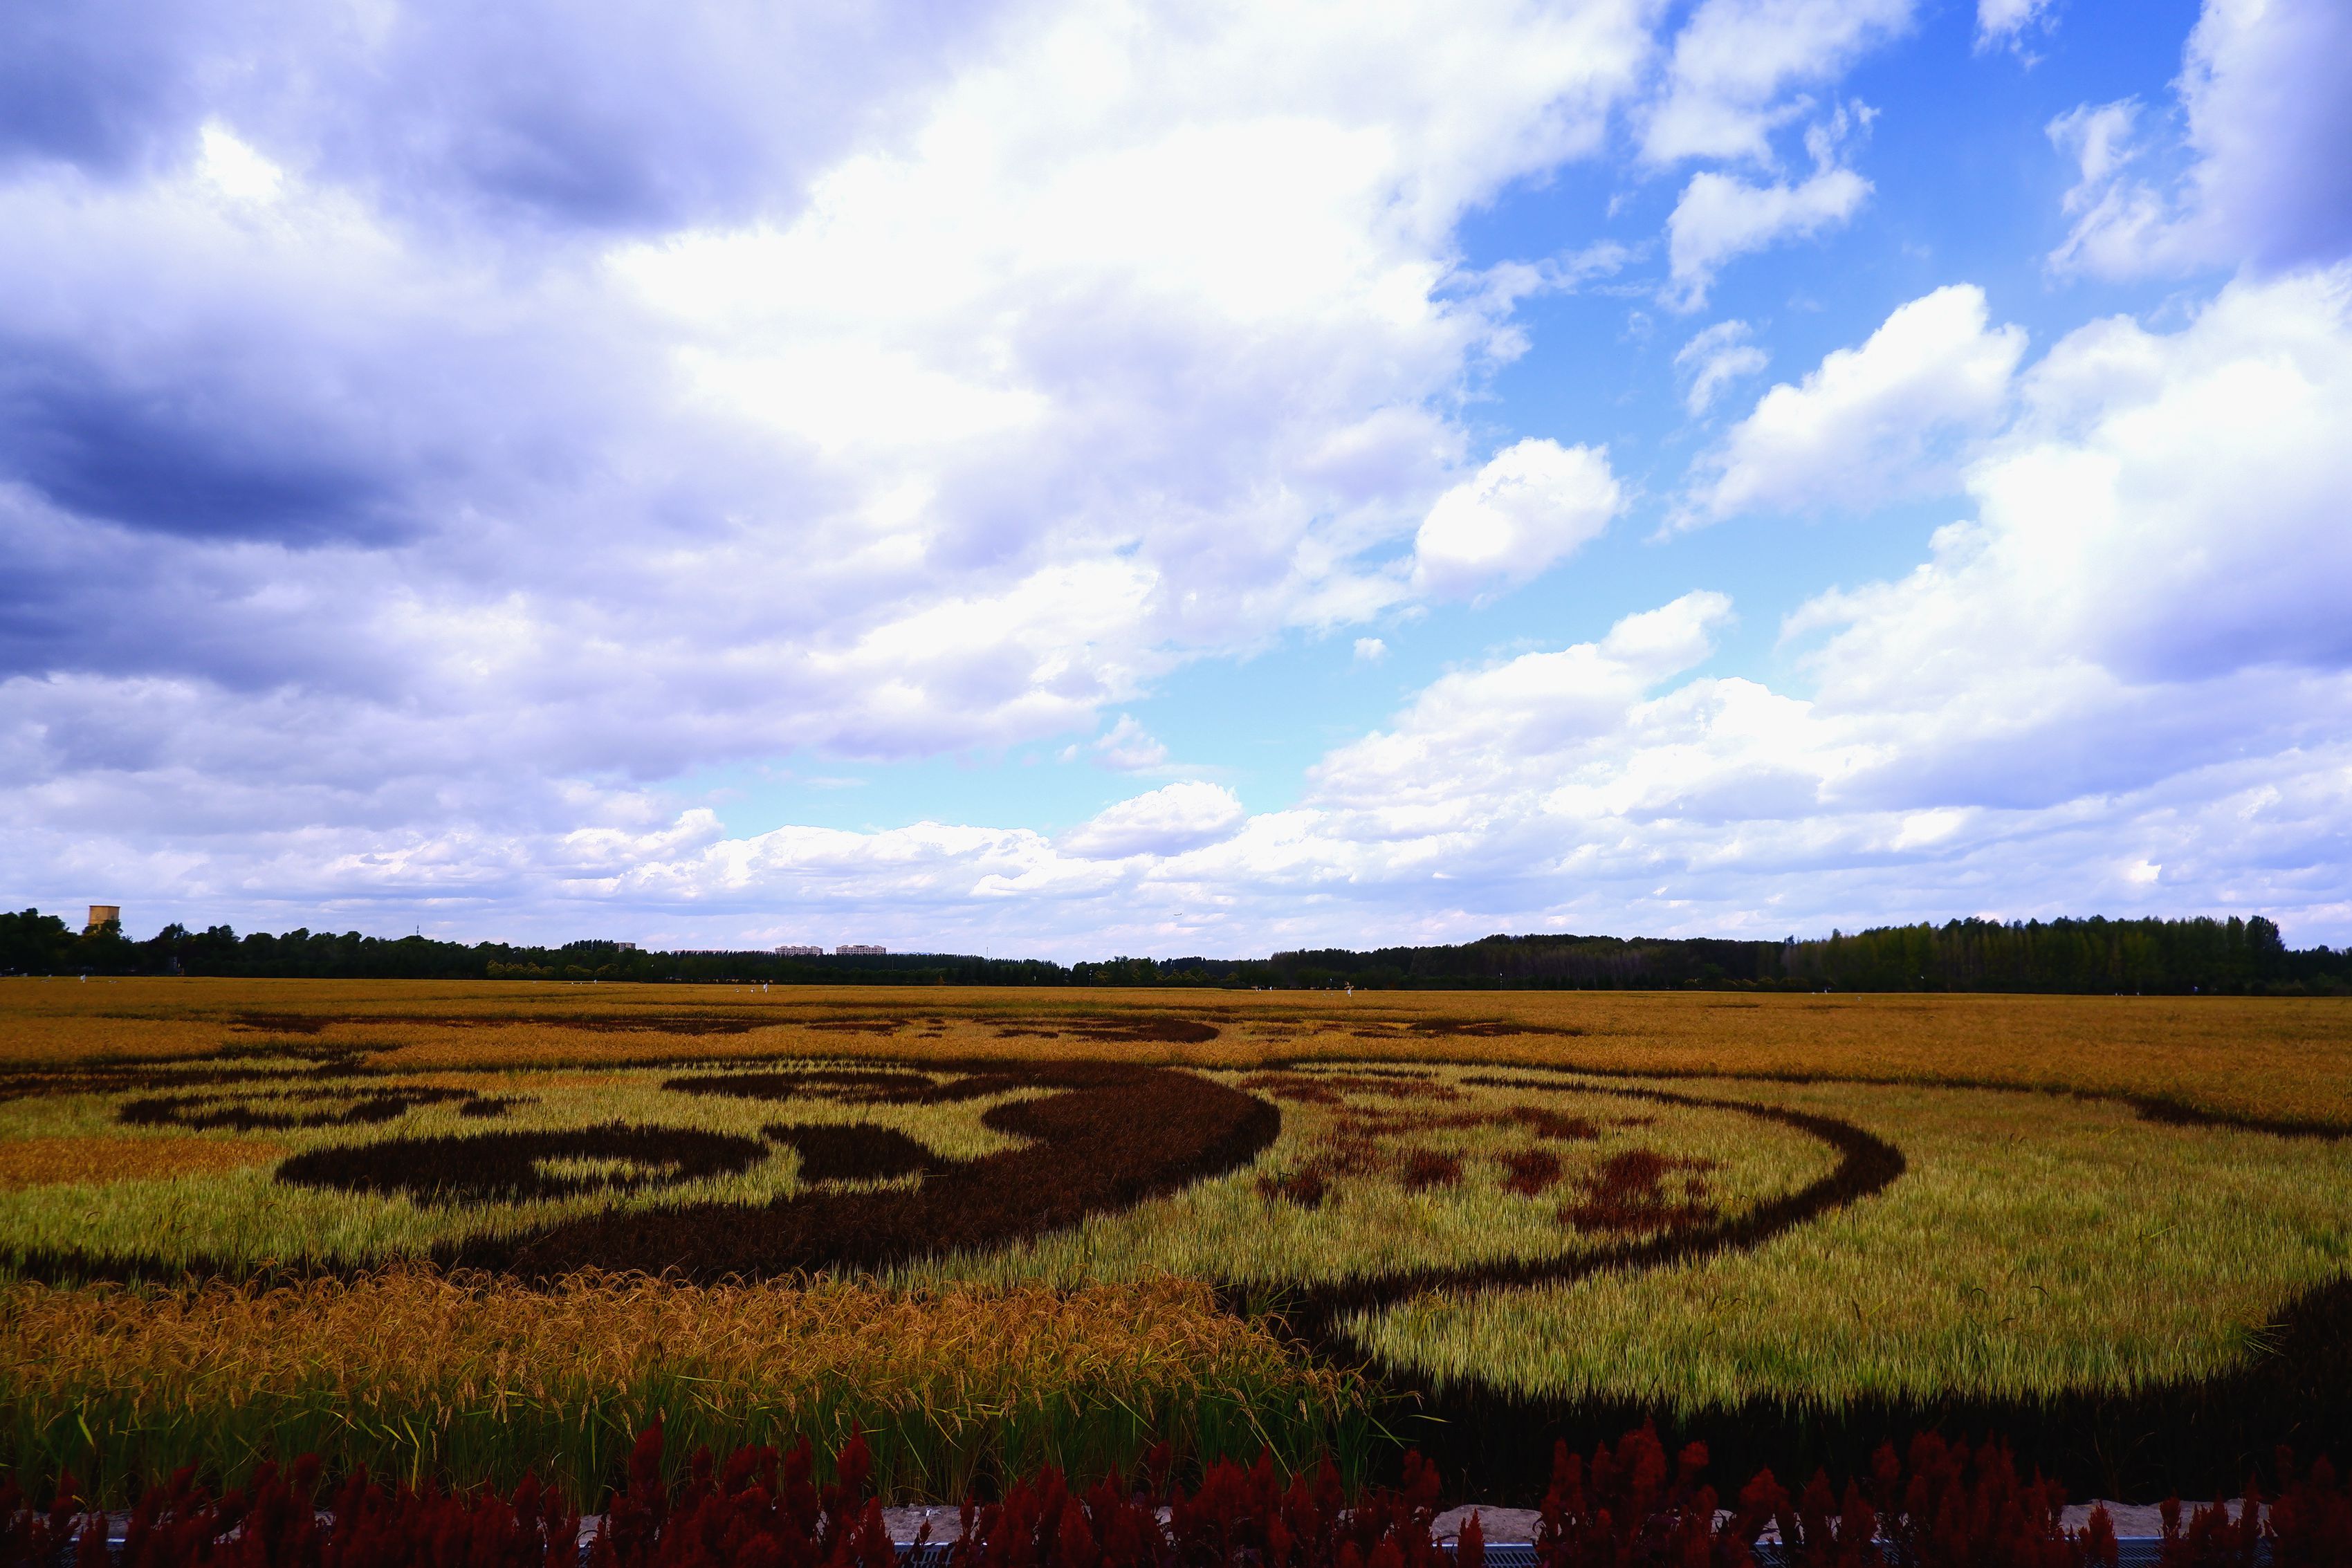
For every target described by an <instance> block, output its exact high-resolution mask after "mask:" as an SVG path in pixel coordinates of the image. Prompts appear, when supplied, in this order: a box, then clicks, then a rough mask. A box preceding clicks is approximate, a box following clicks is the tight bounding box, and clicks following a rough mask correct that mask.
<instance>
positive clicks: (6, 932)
mask: <svg viewBox="0 0 2352 1568" xmlns="http://www.w3.org/2000/svg"><path fill="white" fill-rule="evenodd" d="M0 974H16V975H76V974H94V975H220V976H249V977H317V978H336V979H416V980H459V979H546V980H644V981H663V980H688V981H697V980H698V981H719V980H735V981H751V982H767V983H771V984H777V985H820V984H835V985H840V984H856V985H958V986H1202V987H1224V988H1236V987H1240V988H1246V987H1261V986H1262V987H1269V988H1276V989H1299V988H1332V987H1338V986H1345V985H1351V986H1355V987H1358V988H1369V989H1430V990H1464V989H1475V990H1667V989H1684V988H1701V989H1734V990H1822V989H1825V988H1826V989H1831V990H1842V991H2051V992H2099V991H2147V992H2176V993H2182V994H2186V993H2191V992H2216V991H2218V992H2227V993H2266V994H2282V995H2352V950H2347V951H2341V952H2339V951H2337V950H2336V949H2333V948H2329V947H2325V946H2321V947H2309V948H2303V949H2300V950H2298V949H2294V948H2290V947H2288V946H2286V944H2285V942H2284V941H2283V940H2282V939H2281V938H2280V936H2279V929H2278V927H2277V926H2276V925H2273V924H2272V923H2271V922H2270V921H2268V920H2265V919H2263V918H2262V917H2261V916H2260V915H2256V916H2254V917H2253V918H2252V919H2240V918H2238V917H2236V916H2232V917H2231V918H2230V919H2228V920H2215V919H2212V918H2210V917H2206V916H2200V917H2198V918H2195V919H2189V920H2105V919H2098V918H2093V919H2088V920H2050V921H2042V920H2034V921H2011V922H2009V923H2007V924H2003V923H2001V922H1999V921H1992V920H1955V921H1951V922H1949V923H1948V924H1947V925H1891V926H1881V927H1876V928H1874V929H1872V930H1868V931H1858V932H1854V933H1853V934H1851V935H1848V934H1846V933H1844V932H1832V933H1831V935H1830V936H1828V937H1827V938H1825V939H1821V940H1814V941H1806V942H1800V941H1798V940H1797V939H1796V938H1794V937H1793V936H1792V937H1790V938H1787V939H1786V940H1784V941H1780V942H1735V941H1720V940H1716V939H1712V938H1705V937H1697V938H1685V939H1668V938H1639V937H1637V938H1631V939H1628V938H1623V937H1616V936H1489V937H1486V938H1485V939H1484V940H1482V941H1477V942H1469V943H1463V944H1458V945H1454V946H1435V947H1381V948H1377V949H1374V950H1372V951H1370V952H1362V953H1360V952H1355V951H1352V950H1350V949H1348V948H1339V947H1335V948H1327V949H1323V950H1320V951H1315V952H1297V953H1276V954H1275V955H1274V956H1272V957H1270V958H1199V957H1193V958H1172V959H1166V960H1155V959H1151V958H1129V957H1118V958H1110V959H1105V960H1102V961H1099V962H1087V963H1079V964H1072V965H1062V964H1056V963H1054V962H1051V961H1049V960H1046V959H1042V958H982V957H976V956H961V955H955V954H940V953H891V954H860V955H840V956H831V955H828V956H818V957H795V958H787V957H781V956H777V955H775V954H772V953H765V952H759V951H751V952H743V953H654V952H641V951H639V950H637V949H635V948H629V947H623V946H620V945H619V944H617V943H613V942H572V943H569V944H566V945H565V946H561V947H543V946H514V945H512V944H509V943H504V942H478V943H475V944H472V945H471V946H468V945H467V944H464V943H458V942H436V941H433V940H431V939H429V938H427V937H424V936H399V937H392V938H385V937H378V936H361V935H360V934H359V933H358V932H356V931H347V932H344V933H342V934H341V935H337V934H335V933H332V932H324V931H319V932H313V931H309V930H294V931H289V932H286V933H285V934H284V935H282V936H272V935H270V934H268V933H267V932H251V933H248V934H247V935H245V936H238V935H237V934H236V932H235V931H233V930H231V929H230V928H229V927H227V926H226V925H215V926H212V927H210V928H208V929H206V930H204V931H191V930H189V929H188V928H187V927H186V926H184V925H167V926H165V927H164V928H163V930H162V931H160V932H158V933H157V934H156V935H155V936H152V937H150V938H148V939H147V940H146V941H143V942H132V941H131V940H129V939H127V938H126V937H125V936H123V935H122V932H121V929H120V927H118V926H115V925H107V926H103V927H100V929H98V930H95V931H89V932H76V931H73V930H71V929H69V928H68V926H67V925H66V923H65V922H64V921H63V920H60V919H58V917H57V916H55V915H43V914H41V913H40V912H39V911H38V910H34V909H27V910H26V911H24V912H23V913H22V914H18V915H9V914H0Z"/></svg>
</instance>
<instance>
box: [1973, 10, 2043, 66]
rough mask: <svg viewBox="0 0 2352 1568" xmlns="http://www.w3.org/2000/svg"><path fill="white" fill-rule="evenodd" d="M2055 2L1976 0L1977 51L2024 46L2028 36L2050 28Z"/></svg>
mask: <svg viewBox="0 0 2352 1568" xmlns="http://www.w3.org/2000/svg"><path fill="white" fill-rule="evenodd" d="M2054 8H2055V7H2054V5H2053V0H1977V49H1978V51H1979V53H1981V52H1982V51H1984V50H1986V49H1991V48H1998V47H2002V46H2004V45H2006V46H2008V47H2011V48H2017V47H2021V46H2022V44H2023V42H2024V39H2025V35H2026V34H2027V33H2028V32H2030V31H2032V29H2033V28H2035V27H2036V26H2048V25H2049V22H2050V16H2051V13H2052V11H2053V9H2054Z"/></svg>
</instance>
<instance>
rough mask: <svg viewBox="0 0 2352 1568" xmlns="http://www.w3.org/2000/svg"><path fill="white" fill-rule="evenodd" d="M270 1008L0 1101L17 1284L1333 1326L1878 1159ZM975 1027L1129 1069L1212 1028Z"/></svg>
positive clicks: (1323, 1089)
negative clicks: (1104, 1283)
mask: <svg viewBox="0 0 2352 1568" xmlns="http://www.w3.org/2000/svg"><path fill="white" fill-rule="evenodd" d="M264 1021H265V1022H266V1023H273V1024H276V1025H278V1027H279V1029H280V1030H281V1032H280V1033H279V1034H278V1036H277V1037H275V1040H274V1042H273V1043H272V1044H270V1045H269V1046H268V1049H266V1050H254V1049H251V1048H246V1049H242V1050H239V1051H236V1052H235V1053H234V1054H231V1053H223V1054H222V1055H220V1056H216V1057H215V1058H213V1059H211V1060H209V1061H198V1062H175V1063H172V1064H169V1065H162V1066H157V1067H154V1068H151V1069H140V1068H137V1067H123V1068H120V1069H114V1070H110V1071H103V1072H93V1071H58V1072H55V1073H50V1074H42V1073H38V1072H20V1073H18V1074H16V1075H15V1076H14V1077H12V1078H10V1079H8V1080H6V1081H5V1082H0V1127H5V1129H6V1131H7V1133H8V1134H9V1136H6V1137H0V1148H6V1147H12V1146H13V1147H16V1148H17V1149H19V1150H21V1151H24V1152H25V1153H26V1155H27V1157H26V1159H24V1160H18V1161H16V1162H14V1164H13V1165H12V1166H10V1167H9V1174H10V1176H12V1178H13V1179H12V1180H11V1181H10V1183H9V1186H11V1187H12V1188H13V1189H14V1190H13V1191H12V1192H11V1193H10V1194H8V1196H7V1197H6V1198H5V1201H0V1246H5V1248H6V1249H7V1252H8V1254H9V1255H10V1256H11V1257H12V1259H13V1261H14V1265H15V1269H16V1272H18V1273H22V1274H33V1275H40V1276H47V1277H50V1278H58V1279H76V1278H119V1277H126V1276H144V1277H156V1278H176V1277H178V1276H181V1275H183V1274H184V1273H186V1272H188V1271H190V1270H195V1271H198V1272H200V1273H213V1274H218V1275H221V1276H224V1277H227V1278H232V1279H234V1278H238V1277H245V1276H249V1275H252V1274H254V1273H255V1272H257V1271H263V1272H270V1271H277V1270H286V1269H292V1270H297V1271H299V1272H317V1271H322V1270H323V1271H326V1272H348V1271H350V1270H355V1269H364V1268H369V1267H373V1266H377V1265H381V1264H383V1263H387V1262H392V1261H395V1260H412V1259H413V1260H427V1261H431V1262H435V1263H438V1264H442V1265H445V1266H453V1267H465V1268H478V1269H485V1270H491V1271H494V1272H497V1273H500V1274H504V1275H508V1276H509V1277H513V1278H516V1279H520V1280H522V1281H542V1282H546V1281H557V1280H560V1279H562V1278H563V1277H566V1276H568V1275H571V1274H573V1273H576V1272H577V1271H579V1270H642V1271H645V1272H646V1273H650V1274H667V1275H669V1276H671V1277H674V1278H678V1279H681V1280H685V1281H721V1280H729V1279H740V1280H758V1279H763V1278H774V1277H781V1276H789V1275H795V1274H800V1273H803V1272H806V1271H810V1270H838V1271H849V1272H862V1273H868V1274H875V1275H880V1276H883V1277H884V1278H886V1279H889V1280H894V1281H901V1282H907V1283H922V1282H926V1281H929V1282H938V1283H948V1282H952V1281H960V1280H975V1279H976V1280H979V1281H994V1282H999V1283H1003V1284H1009V1285H1025V1284H1032V1283H1038V1282H1045V1283H1051V1284H1055V1285H1063V1286H1081V1285H1086V1284H1088V1283H1092V1282H1095V1281H1101V1280H1106V1279H1110V1280H1118V1279H1139V1278H1147V1277H1151V1276H1155V1275H1160V1274H1175V1275H1179V1276H1181V1277H1186V1278H1192V1279H1198V1280H1205V1281H1211V1282H1213V1283H1218V1284H1223V1285H1229V1286H1234V1287H1238V1288H1241V1289H1242V1290H1244V1291H1248V1290H1250V1289H1253V1288H1255V1287H1258V1286H1266V1287H1273V1288H1275V1289H1277V1290H1280V1291H1285V1292H1286V1300H1287V1301H1288V1302H1289V1310H1290V1312H1291V1313H1292V1315H1293V1318H1294V1320H1295V1321H1297V1322H1298V1323H1300V1324H1301V1325H1302V1326H1303V1327H1305V1328H1306V1329H1307V1330H1308V1331H1309V1332H1318V1331H1321V1332H1328V1331H1330V1330H1331V1329H1333V1328H1334V1326H1335V1325H1336V1324H1337V1322H1338V1321H1339V1318H1340V1317H1341V1316H1342V1315H1344V1314H1345V1313H1347V1312H1351V1311H1355V1310H1360V1309H1362V1308H1365V1307H1370V1306H1377V1305H1380V1304H1381V1303H1384V1302H1393V1301H1402V1300H1404V1299H1406V1298H1408V1297H1410V1296H1412V1295H1413V1294H1415V1293H1418V1292H1424V1291H1430V1290H1444V1289H1472V1290H1479V1289H1486V1288H1490V1287H1493V1286H1497V1285H1505V1286H1507V1285H1511V1284H1515V1283H1526V1282H1528V1281H1564V1280H1572V1279H1575V1278H1578V1277H1580V1276H1581V1275H1583V1274H1585V1273H1588V1272H1590V1271H1591V1270H1597V1269H1602V1268H1611V1267H1626V1266H1641V1265H1643V1264H1644V1263H1647V1262H1653V1261H1657V1260H1664V1259H1669V1258H1675V1257H1684V1256H1691V1255H1696V1254H1700V1253H1704V1252H1706V1251H1708V1250H1710V1249H1720V1248H1722V1247H1727V1246H1738V1245H1747V1244H1752V1243H1753V1242H1754V1241H1755V1240H1756V1239H1759V1238H1760V1237H1762V1236H1765V1235H1768V1234H1772V1233H1776V1232H1777V1231H1778V1230H1780V1229H1785V1228H1789V1227H1790V1226H1792V1225H1795V1224H1797V1223H1800V1222H1801V1220H1802V1219H1803V1218H1807V1217H1808V1216H1810V1215H1811V1214H1812V1213H1815V1212H1818V1211H1819V1210H1820V1209H1822V1207H1828V1206H1830V1205H1832V1204H1835V1203H1838V1202H1842V1201H1845V1200H1847V1199H1849V1198H1851V1197H1854V1196H1856V1195H1858V1194H1860V1193H1862V1192H1865V1191H1869V1190H1874V1189H1875V1187H1876V1186H1883V1185H1884V1184H1885V1182H1886V1181H1888V1180H1891V1179H1892V1177H1893V1176H1894V1174H1895V1173H1896V1172H1898V1171H1899V1170H1900V1169H1901V1158H1900V1156H1899V1155H1895V1152H1894V1151H1893V1149H1892V1148H1891V1147H1888V1146H1886V1145H1880V1144H1877V1143H1875V1142H1874V1140H1872V1139H1870V1138H1869V1137H1868V1135H1867V1134H1862V1133H1861V1132H1859V1131H1858V1130H1857V1129H1854V1128H1852V1127H1848V1126H1845V1125H1843V1124H1832V1123H1829V1122H1827V1121H1825V1120H1823V1119H1821V1118H1809V1117H1804V1116H1792V1115H1790V1114H1788V1113H1780V1112H1775V1111H1772V1110H1769V1108H1759V1107H1755V1106H1750V1105H1746V1104H1742V1103H1736V1102H1730V1101H1725V1100H1719V1099H1710V1098H1707V1097H1705V1096H1695V1095H1687V1094H1678V1093H1673V1092H1665V1091H1662V1090H1654V1089H1639V1088H1633V1087H1629V1086H1625V1085H1619V1084H1610V1083H1603V1082H1595V1081H1592V1080H1590V1079H1581V1078H1578V1077H1576V1076H1573V1075H1569V1074H1560V1073H1549V1072H1547V1073H1524V1074H1519V1075H1515V1076H1501V1075H1496V1074H1494V1073H1492V1072H1487V1073H1484V1074H1482V1073H1480V1072H1479V1071H1476V1070H1475V1069H1474V1068H1469V1067H1438V1066H1402V1065H1395V1064H1380V1063H1357V1064H1339V1065H1331V1064H1299V1065H1296V1066H1292V1067H1286V1068H1279V1069H1273V1070H1260V1071H1240V1070H1207V1069H1188V1068H1181V1067H1176V1066H1170V1065H1160V1064H1148V1063H1145V1062H1139V1061H1116V1060H1113V1061H1104V1060H1098V1059H1095V1060H1090V1059H1087V1058H1085V1057H1077V1058H1072V1059H1044V1060H1037V1059H1031V1060H1020V1059H1011V1060H1008V1059H1004V1058H988V1059H971V1060H966V1061H879V1062H877V1061H845V1060H839V1059H833V1060H827V1059H824V1058H822V1057H813V1058H798V1059H791V1058H786V1059H779V1058H776V1057H764V1058H754V1059H752V1060H750V1061H740V1062H739V1061H728V1060H724V1059H719V1060H710V1059H706V1060H704V1061H692V1060H686V1061H677V1060H673V1061H668V1062H666V1063H665V1062H654V1063H646V1064H639V1065H634V1066H629V1067H625V1068H617V1069H610V1070H604V1071H583V1070H579V1069H566V1068H548V1069H518V1070H508V1071H496V1072H490V1071H476V1072H470V1073H469V1072H462V1071H432V1072H416V1073H406V1074H404V1073H400V1072H397V1071H391V1070H389V1069H387V1068H384V1067H382V1066H378V1065H372V1064H371V1063H369V1062H368V1061H365V1060H364V1059H362V1057H360V1056H359V1055H357V1054H354V1053H352V1052H351V1051H348V1050H345V1049H342V1048H339V1047H335V1046H331V1045H328V1044H325V1043H319V1042H314V1041H313V1040H310V1039H309V1038H308V1037H306V1036H303V1035H301V1034H300V1033H299V1032H298V1031H291V1030H284V1029H283V1022H282V1020H264ZM672 1021H677V1020H672ZM686 1021H688V1023H691V1024H694V1025H697V1026H701V1025H704V1024H707V1023H709V1020H704V1019H688V1020H686ZM859 1027H860V1029H862V1030H865V1031H866V1032H871V1030H872V1026H859ZM612 1032H616V1033H617V1032H622V1031H619V1030H614V1031H612ZM678 1032H682V1033H686V1034H687V1035H688V1039H689V1040H691V1039H699V1038H707V1037H708V1036H709V1035H711V1034H714V1033H717V1032H719V1030H716V1029H715V1028H705V1027H696V1028H693V1029H691V1030H680V1031H678ZM839 1032H841V1033H844V1034H848V1033H852V1032H856V1030H851V1029H847V1028H845V1029H843V1030H840V1031H839ZM1000 1032H1001V1034H1002V1036H1003V1038H1005V1039H1007V1040H1023V1041H1026V1040H1037V1041H1039V1042H1041V1043H1043V1042H1045V1041H1061V1040H1069V1041H1072V1042H1073V1043H1079V1042H1083V1044H1084V1046H1086V1047H1092V1048H1097V1049H1098V1048H1101V1047H1105V1046H1108V1047H1111V1048H1112V1049H1113V1050H1114V1051H1117V1050H1118V1048H1121V1047H1126V1048H1139V1051H1138V1054H1141V1053H1142V1052H1144V1051H1160V1050H1161V1049H1163V1048H1165V1047H1170V1046H1185V1045H1191V1044H1197V1043H1200V1040H1199V1036H1200V1035H1202V1033H1211V1032H1213V1030H1209V1029H1208V1028H1207V1026H1203V1025H1201V1024H1198V1023H1194V1022H1192V1021H1190V1020H1184V1019H1150V1018H1145V1019H1128V1020H1115V1022H1114V1023H1113V1024H1111V1025H1108V1026H1106V1025H1102V1024H1098V1023H1092V1022H1089V1021H1087V1020H1083V1019H1081V1020H1073V1021H1070V1022H1061V1021H1059V1020H1055V1021H1051V1022H1046V1023H1040V1024H1034V1025H1029V1026H1024V1027H1022V1028H1019V1029H1015V1030H1003V1031H1000ZM1016 1049H1017V1048H1016ZM93 1146H97V1147H115V1148H120V1149H125V1150H131V1151H136V1152H138V1156H139V1157H134V1158H128V1159H125V1158H121V1157H117V1158H113V1159H101V1160H97V1161H95V1162H93V1161H92V1160H90V1159H89V1149H90V1148H92V1147H93ZM42 1150H54V1151H56V1152H57V1154H56V1157H55V1158H54V1159H53V1160H52V1161H51V1162H50V1163H49V1165H48V1166H47V1167H44V1166H43V1162H42V1160H41V1159H39V1158H36V1157H34V1155H35V1154H36V1152H37V1151H42ZM68 1151H71V1153H70V1154H69V1153H68ZM19 1166H21V1167H25V1168H22V1169H18V1168H16V1167H19ZM93 1218H95V1223H94V1224H93V1223H91V1221H92V1219H93Z"/></svg>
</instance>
